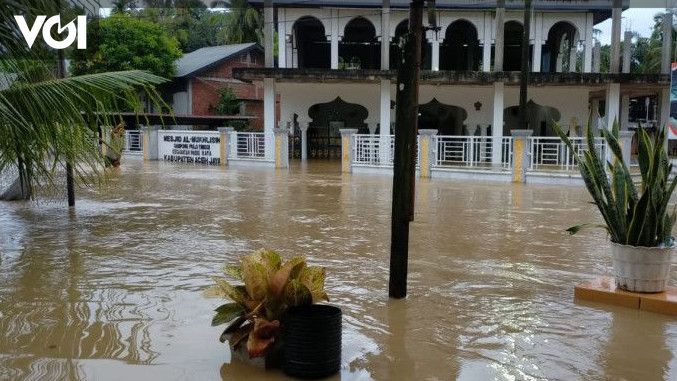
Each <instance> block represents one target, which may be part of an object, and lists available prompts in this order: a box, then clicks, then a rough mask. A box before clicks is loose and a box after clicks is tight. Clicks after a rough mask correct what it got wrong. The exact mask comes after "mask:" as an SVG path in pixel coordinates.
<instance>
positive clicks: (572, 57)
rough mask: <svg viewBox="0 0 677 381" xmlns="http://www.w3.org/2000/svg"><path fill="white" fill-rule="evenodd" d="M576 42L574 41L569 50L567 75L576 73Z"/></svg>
mask: <svg viewBox="0 0 677 381" xmlns="http://www.w3.org/2000/svg"><path fill="white" fill-rule="evenodd" d="M577 41H578V40H576V39H574V44H573V46H572V47H571V50H569V73H575V72H576V63H577V61H578V53H577V52H578V42H577Z"/></svg>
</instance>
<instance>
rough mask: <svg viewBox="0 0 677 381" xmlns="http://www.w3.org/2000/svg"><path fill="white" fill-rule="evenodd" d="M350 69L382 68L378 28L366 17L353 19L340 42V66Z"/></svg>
mask: <svg viewBox="0 0 677 381" xmlns="http://www.w3.org/2000/svg"><path fill="white" fill-rule="evenodd" d="M340 66H344V67H345V68H348V69H380V68H381V44H380V43H379V42H378V41H377V39H376V28H374V25H373V24H372V23H371V22H370V21H369V20H367V19H366V18H364V17H356V18H354V19H352V20H351V21H350V22H349V23H348V25H346V29H345V31H344V34H343V39H342V40H341V43H340V44H339V67H340Z"/></svg>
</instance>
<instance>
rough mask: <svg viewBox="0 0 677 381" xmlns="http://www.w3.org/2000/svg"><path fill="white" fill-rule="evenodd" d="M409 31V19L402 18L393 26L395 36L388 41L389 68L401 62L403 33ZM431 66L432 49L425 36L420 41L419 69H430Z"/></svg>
mask: <svg viewBox="0 0 677 381" xmlns="http://www.w3.org/2000/svg"><path fill="white" fill-rule="evenodd" d="M408 31H409V20H402V21H401V22H400V23H399V24H397V27H395V36H394V37H393V39H392V41H391V42H390V68H391V69H393V70H396V69H398V68H399V67H400V64H401V63H402V47H403V46H404V40H403V38H404V35H405V34H406V33H407V32H408ZM431 67H432V49H430V43H429V42H428V40H426V39H425V38H424V39H423V41H421V69H423V70H430V68H431Z"/></svg>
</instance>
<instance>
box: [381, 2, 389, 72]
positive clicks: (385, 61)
mask: <svg viewBox="0 0 677 381" xmlns="http://www.w3.org/2000/svg"><path fill="white" fill-rule="evenodd" d="M389 68H390V0H383V7H382V8H381V70H388V69H389Z"/></svg>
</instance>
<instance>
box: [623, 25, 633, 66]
mask: <svg viewBox="0 0 677 381" xmlns="http://www.w3.org/2000/svg"><path fill="white" fill-rule="evenodd" d="M631 57H632V32H631V31H626V32H625V35H624V36H623V73H629V72H630V58H631Z"/></svg>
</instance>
